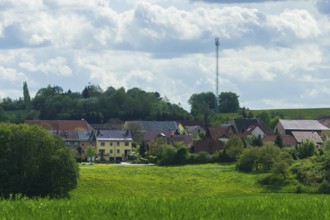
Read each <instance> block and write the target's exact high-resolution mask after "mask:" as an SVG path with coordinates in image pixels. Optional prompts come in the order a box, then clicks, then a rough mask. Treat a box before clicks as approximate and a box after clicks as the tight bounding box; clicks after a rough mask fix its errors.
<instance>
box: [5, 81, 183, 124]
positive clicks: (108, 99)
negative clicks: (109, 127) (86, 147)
mask: <svg viewBox="0 0 330 220" xmlns="http://www.w3.org/2000/svg"><path fill="white" fill-rule="evenodd" d="M24 85H25V84H24ZM24 94H25V95H24V96H25V100H23V99H22V98H20V99H18V100H11V99H10V98H5V99H3V100H2V102H1V103H0V107H3V109H4V110H5V111H17V110H25V109H26V105H27V103H28V90H27V85H26V86H24ZM31 110H33V111H34V112H37V113H40V114H34V115H38V116H39V119H48V120H55V119H65V120H80V119H82V118H83V119H85V120H87V121H88V122H89V123H105V122H108V121H109V120H111V119H120V120H123V121H126V120H160V121H165V120H184V119H189V118H190V114H189V113H188V112H187V111H185V110H184V109H183V108H182V107H181V106H180V105H177V104H171V103H170V102H169V101H168V100H166V99H165V98H161V97H160V95H159V93H158V92H145V91H143V90H141V89H138V88H133V89H129V90H127V91H126V90H125V89H124V88H119V89H114V88H113V87H109V88H108V89H106V91H103V90H102V89H101V88H100V87H99V86H98V85H88V86H86V87H85V88H84V90H83V91H82V92H72V91H71V90H68V91H67V92H64V91H63V89H62V88H61V87H60V86H51V85H48V86H47V87H46V88H41V89H39V91H38V92H37V93H36V95H35V97H34V98H33V99H31ZM26 117H27V115H26V114H24V115H20V116H18V115H17V116H15V119H14V120H15V122H16V121H18V122H23V121H24V120H25V119H26ZM30 117H31V116H30ZM9 119H10V120H11V121H14V120H13V119H11V118H9Z"/></svg>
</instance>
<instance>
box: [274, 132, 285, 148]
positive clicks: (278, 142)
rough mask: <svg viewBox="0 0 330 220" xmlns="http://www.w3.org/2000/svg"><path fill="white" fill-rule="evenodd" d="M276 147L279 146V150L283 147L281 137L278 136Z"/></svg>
mask: <svg viewBox="0 0 330 220" xmlns="http://www.w3.org/2000/svg"><path fill="white" fill-rule="evenodd" d="M274 143H275V145H276V146H278V147H279V148H282V147H283V138H282V137H281V135H279V134H277V135H276V138H275V142H274Z"/></svg>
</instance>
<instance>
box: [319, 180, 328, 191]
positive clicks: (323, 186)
mask: <svg viewBox="0 0 330 220" xmlns="http://www.w3.org/2000/svg"><path fill="white" fill-rule="evenodd" d="M318 193H322V194H330V183H329V182H327V181H323V182H322V183H321V184H320V186H319V188H318Z"/></svg>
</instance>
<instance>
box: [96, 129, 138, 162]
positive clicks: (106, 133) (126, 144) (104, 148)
mask: <svg viewBox="0 0 330 220" xmlns="http://www.w3.org/2000/svg"><path fill="white" fill-rule="evenodd" d="M96 152H97V154H98V159H99V160H106V161H127V160H128V157H129V156H131V155H132V136H131V133H130V131H129V130H98V131H96Z"/></svg>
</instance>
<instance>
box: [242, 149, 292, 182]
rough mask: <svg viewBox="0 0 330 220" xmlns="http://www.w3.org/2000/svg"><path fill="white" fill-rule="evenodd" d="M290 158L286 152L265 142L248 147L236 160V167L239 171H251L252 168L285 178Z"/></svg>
mask: <svg viewBox="0 0 330 220" xmlns="http://www.w3.org/2000/svg"><path fill="white" fill-rule="evenodd" d="M291 163H292V158H291V156H290V154H288V153H287V152H282V151H281V149H280V148H278V147H276V146H274V145H273V144H270V143H267V144H265V145H264V146H262V147H250V148H248V149H246V150H245V151H244V152H243V154H242V156H241V157H240V158H239V160H238V161H237V168H238V169H239V170H241V171H245V172H251V171H253V170H256V171H259V170H261V171H263V172H270V171H272V172H273V173H274V174H280V175H282V176H283V178H284V179H285V178H286V176H287V174H288V168H289V166H290V165H291Z"/></svg>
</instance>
